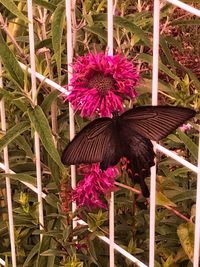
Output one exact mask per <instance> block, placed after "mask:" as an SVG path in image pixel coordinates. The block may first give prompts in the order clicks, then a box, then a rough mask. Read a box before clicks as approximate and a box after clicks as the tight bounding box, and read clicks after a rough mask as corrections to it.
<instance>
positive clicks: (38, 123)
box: [28, 106, 64, 168]
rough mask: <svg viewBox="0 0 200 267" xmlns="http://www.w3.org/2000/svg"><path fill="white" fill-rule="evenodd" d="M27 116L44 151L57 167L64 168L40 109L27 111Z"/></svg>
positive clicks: (37, 107)
mask: <svg viewBox="0 0 200 267" xmlns="http://www.w3.org/2000/svg"><path fill="white" fill-rule="evenodd" d="M28 115H29V118H30V121H31V123H32V124H33V127H34V129H35V131H36V132H38V134H39V136H40V139H41V142H42V144H43V146H44V147H45V149H46V151H47V152H48V153H49V155H50V156H51V158H52V159H53V160H54V161H55V162H56V163H57V164H58V166H59V167H61V168H64V166H63V164H62V163H61V160H60V156H59V154H58V151H57V149H56V147H55V144H54V141H53V136H52V133H51V128H50V126H49V123H48V120H47V118H46V116H45V115H44V112H43V111H42V109H41V107H40V106H36V107H35V108H33V109H29V110H28Z"/></svg>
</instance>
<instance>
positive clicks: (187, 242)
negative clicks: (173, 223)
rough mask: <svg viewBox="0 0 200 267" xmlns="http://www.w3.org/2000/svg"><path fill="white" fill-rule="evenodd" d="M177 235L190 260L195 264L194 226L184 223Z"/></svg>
mask: <svg viewBox="0 0 200 267" xmlns="http://www.w3.org/2000/svg"><path fill="white" fill-rule="evenodd" d="M177 234H178V237H179V239H180V242H181V245H182V247H183V249H184V251H185V253H186V254H187V256H188V258H189V259H190V260H191V261H192V262H193V257H194V224H192V223H184V224H181V225H179V227H178V229H177Z"/></svg>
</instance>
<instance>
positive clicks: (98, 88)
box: [67, 52, 139, 117]
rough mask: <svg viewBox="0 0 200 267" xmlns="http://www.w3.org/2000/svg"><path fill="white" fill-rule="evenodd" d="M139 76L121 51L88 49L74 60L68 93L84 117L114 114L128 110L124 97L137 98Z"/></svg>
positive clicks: (76, 108) (73, 104)
mask: <svg viewBox="0 0 200 267" xmlns="http://www.w3.org/2000/svg"><path fill="white" fill-rule="evenodd" d="M138 80H139V76H138V74H137V72H136V69H135V67H134V65H133V63H132V62H131V61H128V60H127V59H126V58H125V57H124V56H121V55H120V54H118V55H114V56H109V55H108V54H107V53H106V54H104V53H103V52H100V53H97V52H96V53H94V54H92V53H88V54H86V55H84V56H81V57H78V58H77V59H76V61H75V63H74V64H73V76H72V79H71V81H70V84H69V85H70V86H71V89H70V94H69V96H68V97H67V100H69V101H70V102H71V103H72V106H73V107H74V109H75V110H76V111H77V110H79V111H80V112H81V116H82V117H85V116H86V117H93V116H94V114H95V113H97V114H98V115H99V116H100V117H110V116H111V115H112V112H116V111H117V112H122V111H124V107H123V100H124V99H134V98H135V96H136V95H137V93H136V91H135V86H136V85H137V84H138Z"/></svg>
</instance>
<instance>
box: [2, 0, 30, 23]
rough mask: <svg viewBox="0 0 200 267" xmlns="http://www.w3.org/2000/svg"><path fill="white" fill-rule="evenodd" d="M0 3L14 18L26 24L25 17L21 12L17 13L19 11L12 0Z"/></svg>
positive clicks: (4, 0) (3, 0)
mask: <svg viewBox="0 0 200 267" xmlns="http://www.w3.org/2000/svg"><path fill="white" fill-rule="evenodd" d="M0 3H2V5H4V6H5V7H6V8H7V9H8V10H9V11H10V12H11V13H12V14H14V15H15V16H16V17H18V18H19V19H21V20H23V21H25V22H27V23H28V19H27V17H26V16H25V15H24V14H23V13H22V12H21V11H19V9H18V8H17V6H16V5H15V3H14V1H12V0H0Z"/></svg>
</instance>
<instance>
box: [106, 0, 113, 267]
mask: <svg viewBox="0 0 200 267" xmlns="http://www.w3.org/2000/svg"><path fill="white" fill-rule="evenodd" d="M107 6H108V8H107V10H108V11H107V13H108V16H107V24H108V55H110V56H112V55H113V0H108V1H107ZM114 213H115V209H114V192H111V195H110V201H109V240H110V244H109V264H110V265H109V266H110V267H114V265H115V251H114V243H115V234H114V232H115V228H114V227H115V221H114V218H115V214H114Z"/></svg>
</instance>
